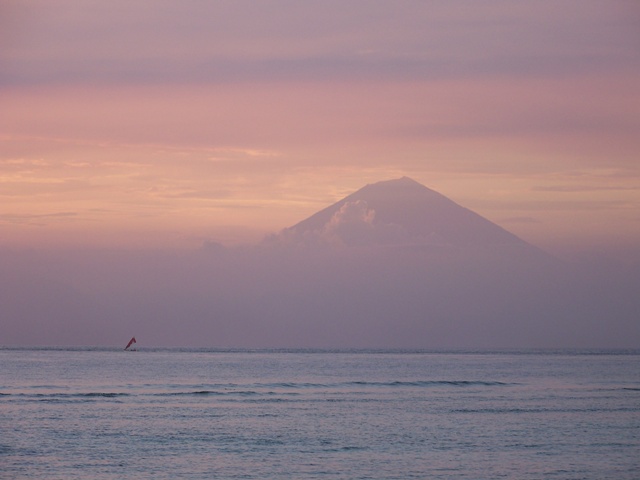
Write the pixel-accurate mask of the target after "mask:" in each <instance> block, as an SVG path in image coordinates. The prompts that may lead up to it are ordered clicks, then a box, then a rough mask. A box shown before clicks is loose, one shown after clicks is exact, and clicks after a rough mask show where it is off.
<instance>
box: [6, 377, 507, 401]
mask: <svg viewBox="0 0 640 480" xmlns="http://www.w3.org/2000/svg"><path fill="white" fill-rule="evenodd" d="M508 385H514V384H512V383H505V382H499V381H486V380H393V381H387V382H380V381H366V380H354V381H348V382H336V383H308V382H275V383H251V384H235V383H228V384H210V385H207V384H201V385H175V384H174V385H166V384H156V385H152V384H145V385H131V386H128V387H127V388H128V390H129V391H125V392H122V391H118V392H113V391H90V392H60V391H52V392H48V393H45V392H42V391H38V390H40V388H39V387H38V386H34V387H30V388H32V389H33V390H35V391H34V392H24V391H23V392H16V393H13V392H0V398H2V399H3V401H4V400H7V399H11V398H16V399H17V398H21V399H24V400H34V401H52V402H53V401H83V400H84V401H91V400H97V399H118V398H121V397H145V396H151V397H170V396H172V397H175V396H220V397H277V396H281V397H283V396H296V395H301V394H303V392H304V391H312V392H313V393H318V391H320V393H321V392H322V391H323V390H324V391H327V392H332V391H341V390H342V391H344V390H350V391H353V390H354V389H356V390H362V389H365V390H375V389H396V388H398V389H400V388H412V389H413V388H418V389H419V388H430V387H455V388H465V387H504V386H508ZM154 390H155V391H154Z"/></svg>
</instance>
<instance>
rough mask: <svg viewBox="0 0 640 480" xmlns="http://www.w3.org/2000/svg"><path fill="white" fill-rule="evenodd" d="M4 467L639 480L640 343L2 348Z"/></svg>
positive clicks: (32, 474) (8, 470)
mask: <svg viewBox="0 0 640 480" xmlns="http://www.w3.org/2000/svg"><path fill="white" fill-rule="evenodd" d="M0 478H6V479H22V478H38V479H73V478H82V479H127V478H154V479H177V478H181V479H205V478H207V479H208V478H217V479H266V478H269V479H272V478H282V479H284V478H286V479H411V478H420V479H496V478H508V479H542V478H545V479H546V478H550V479H638V478H640V352H638V351H632V352H619V351H618V352H616V351H614V352H612V351H581V352H576V351H555V352H531V351H515V352H398V351H206V350H170V349H165V350H161V349H157V350H153V349H147V350H145V349H142V350H140V351H137V352H124V351H117V350H107V349H31V350H29V349H9V348H5V349H0Z"/></svg>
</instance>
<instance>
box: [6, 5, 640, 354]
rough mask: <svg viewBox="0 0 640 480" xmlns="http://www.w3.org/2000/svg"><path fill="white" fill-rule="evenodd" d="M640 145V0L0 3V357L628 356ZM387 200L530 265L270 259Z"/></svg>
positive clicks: (398, 250) (350, 254)
mask: <svg viewBox="0 0 640 480" xmlns="http://www.w3.org/2000/svg"><path fill="white" fill-rule="evenodd" d="M639 132H640V3H639V2H637V1H636V0H606V1H605V0H560V1H558V0H538V1H531V2H514V1H512V0H486V1H482V2H479V1H476V0H446V1H444V0H442V1H440V0H420V1H405V0H397V1H386V0H385V1H382V0H366V1H365V0H340V1H334V0H322V1H289V0H265V1H260V2H256V1H245V0H233V1H225V0H221V1H215V2H206V1H200V0H181V1H170V0H148V1H147V0H127V1H123V0H111V1H109V2H105V1H92V0H59V1H56V2H50V1H46V0H0V305H2V312H1V315H2V316H0V345H119V344H120V343H122V342H124V343H126V341H127V340H128V339H129V338H130V337H131V336H133V335H135V336H136V338H137V339H138V341H139V342H140V343H141V345H142V346H143V347H144V346H145V345H147V346H154V345H155V346H158V345H168V346H172V345H173V346H177V345H179V346H221V347H353V346H356V347H363V348H369V347H376V348H377V347H394V348H396V347H398V348H520V347H528V348H530V347H536V348H537V347H547V348H561V347H567V346H569V347H576V348H591V347H616V348H637V347H638V346H639V345H640V323H639V322H638V318H637V312H638V311H640V299H639V298H638V295H637V292H638V290H639V289H640V156H639V153H640V134H639ZM403 177H409V178H410V179H413V180H414V181H415V182H418V184H420V185H424V186H426V187H428V188H429V189H431V190H433V191H435V192H439V193H440V194H442V195H444V196H445V197H447V198H449V199H451V200H452V201H454V202H456V204H458V205H460V206H462V207H466V208H467V209H470V210H471V211H473V212H476V213H477V214H479V215H481V216H482V217H484V218H486V219H488V220H489V221H491V222H493V223H495V224H497V225H499V226H500V227H502V228H504V229H506V230H507V231H509V232H512V233H513V234H515V235H517V236H518V237H520V238H521V239H522V240H524V241H525V242H528V243H529V244H531V245H533V246H535V247H538V248H539V249H541V250H542V251H537V252H538V253H536V254H533V253H531V252H532V251H533V250H527V251H529V252H530V253H529V254H525V253H524V250H526V249H528V248H529V247H526V249H524V250H523V251H522V252H521V254H518V253H516V251H519V250H518V249H523V248H524V247H522V246H519V247H518V246H516V247H514V251H509V252H507V251H506V249H504V248H499V249H498V251H494V250H490V249H489V250H485V249H484V248H485V246H482V247H478V248H475V247H472V248H469V249H466V250H465V248H466V247H465V248H463V247H459V246H456V247H455V248H452V247H451V245H446V244H442V242H441V240H442V238H441V237H438V235H427V236H423V237H420V238H418V239H417V240H418V244H415V242H416V238H413V237H411V238H410V236H408V235H407V231H408V230H407V231H404V230H402V228H400V227H399V225H401V223H402V222H399V223H398V222H395V220H394V219H405V220H406V219H407V218H411V219H419V218H422V211H418V210H419V209H420V208H422V207H420V205H418V204H417V203H415V204H412V203H411V202H409V204H405V203H402V202H398V205H396V204H395V203H393V202H388V203H385V202H387V200H383V201H379V202H378V201H377V202H378V203H377V205H379V208H378V212H376V211H375V209H373V208H371V205H372V204H368V203H367V201H366V199H365V200H362V199H361V197H362V195H360V196H359V197H358V199H359V200H358V201H353V202H347V203H346V204H344V205H342V207H340V208H339V209H338V210H336V211H335V212H334V213H333V216H331V218H330V219H329V221H328V222H327V223H326V225H324V226H322V227H321V228H320V230H318V232H319V233H320V235H317V234H318V232H315V234H314V232H311V233H312V234H314V235H315V236H314V235H311V236H310V235H308V233H309V232H301V233H300V232H297V233H296V232H294V233H296V235H287V232H288V233H289V234H291V233H292V230H286V229H287V228H288V227H291V226H293V225H296V224H298V223H299V222H301V221H303V220H304V219H306V218H308V217H310V216H312V215H313V214H315V213H316V212H318V211H321V210H322V209H324V208H325V207H328V206H329V205H332V204H334V203H335V202H338V201H339V200H341V199H343V198H344V197H346V196H347V195H350V194H352V193H353V192H356V191H358V190H359V189H360V188H362V187H363V186H365V185H367V184H375V183H377V182H381V181H388V180H392V179H400V178H403ZM400 183H402V184H407V183H411V182H410V181H409V180H406V179H404V180H402V181H401V182H400ZM416 188H418V187H416ZM385 195H387V194H383V197H384V196H385ZM430 195H431V194H430ZM433 195H436V194H433ZM433 195H431V196H433ZM387 196H388V195H387ZM362 198H364V197H362ZM381 198H382V197H381ZM385 198H386V197H385ZM392 207H393V208H392ZM396 207H397V210H394V209H395V208H396ZM451 208H453V207H451ZM455 208H457V207H455ZM390 209H391V210H393V211H392V212H391V213H389V212H388V211H387V212H386V213H385V212H384V211H383V210H390ZM403 209H404V210H403ZM447 211H450V210H447ZM411 212H413V213H411ZM443 212H444V211H442V212H435V213H434V214H435V215H441V216H443V218H444V217H446V216H447V215H446V214H445V213H443ZM383 214H384V215H387V214H388V215H387V217H385V218H389V219H391V220H389V221H390V222H391V223H389V224H384V225H383V224H380V223H376V222H379V219H382V218H383V217H384V215H383ZM456 215H458V214H456ZM460 215H462V217H459V218H463V217H465V216H466V217H468V216H469V215H470V214H469V213H468V212H467V213H461V214H460ZM317 218H318V217H316V219H317ZM323 218H324V217H323ZM327 218H328V217H327ZM425 218H426V217H425ZM456 218H458V217H456ZM443 221H444V223H446V219H445V220H443ZM394 222H395V223H394ZM408 228H409V230H410V229H411V225H409V227H408ZM421 228H422V227H421ZM421 231H422V232H423V233H424V232H428V231H429V227H428V226H426V227H424V228H422V230H421ZM345 232H348V233H349V235H350V236H349V237H348V238H347V237H344V235H343V234H346V233H345ZM372 232H373V233H376V232H377V233H376V235H377V234H380V235H378V236H379V237H380V239H383V240H384V241H382V243H380V242H379V243H375V242H373V241H372V239H373V238H374V237H375V235H374V236H373V237H372V235H373V233H372ZM298 233H300V235H299V236H297V234H298ZM432 233H433V232H432ZM340 235H343V237H341V236H340ZM354 235H355V237H354ZM360 235H363V236H362V237H361V236H360ZM265 238H266V239H267V241H265ZM310 238H311V239H314V242H311V243H313V244H314V245H313V248H310V247H309V245H308V243H309V242H308V241H309V239H310ZM376 238H377V237H376ZM292 239H293V243H292ZM327 239H330V242H329V244H330V248H327V244H326V243H327ZM345 239H346V240H348V241H345ZM391 240H393V241H391ZM408 241H411V242H414V244H411V245H409V244H406V242H408ZM287 242H288V243H287ZM393 242H396V243H393ZM403 242H404V243H403ZM420 242H422V243H420ZM354 245H357V248H356V247H353V246H354ZM352 247H353V248H352ZM494 247H495V246H494ZM494 247H491V248H494ZM487 248H488V247H487ZM531 248H533V247H531ZM452 252H455V254H453V253H452ZM544 252H547V253H548V254H550V255H551V257H547V256H546V255H547V253H544ZM527 255H528V256H527ZM549 259H553V260H549Z"/></svg>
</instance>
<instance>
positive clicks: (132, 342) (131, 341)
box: [124, 337, 136, 352]
mask: <svg viewBox="0 0 640 480" xmlns="http://www.w3.org/2000/svg"><path fill="white" fill-rule="evenodd" d="M134 343H136V337H131V340H129V343H127V346H126V347H124V349H125V350H129V347H131V345H133V344H134ZM131 351H132V352H135V351H136V349H135V348H132V349H131Z"/></svg>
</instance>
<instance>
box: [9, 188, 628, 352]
mask: <svg viewBox="0 0 640 480" xmlns="http://www.w3.org/2000/svg"><path fill="white" fill-rule="evenodd" d="M0 262H2V263H1V264H0V265H1V266H2V273H3V275H2V277H0V301H1V302H2V305H3V317H2V332H1V334H2V337H1V338H0V344H5V345H6V344H23V345H31V344H41V345H47V344H67V345H68V344H79V345H82V344H92V345H95V344H98V345H114V344H116V345H117V344H118V343H119V342H122V341H124V340H128V338H130V337H131V336H132V335H135V336H136V338H137V339H138V341H139V342H140V343H141V346H142V347H143V346H144V345H149V346H152V345H177V346H219V347H328V348H338V347H344V348H348V347H360V348H371V347H376V348H377V347H380V348H385V347H390V348H519V347H541V348H544V347H616V346H618V347H632V346H638V345H640V327H639V326H638V322H637V318H636V316H637V312H638V311H640V308H639V307H640V301H639V300H638V298H637V295H636V287H637V286H638V285H640V274H639V271H638V269H637V268H627V269H626V270H622V269H619V268H613V267H612V266H603V265H598V266H597V268H591V267H589V266H586V265H569V264H567V263H564V262H560V261H559V260H557V259H555V258H553V257H552V256H550V255H548V254H546V253H545V252H543V251H541V250H539V249H538V248H536V247H534V246H532V245H530V244H528V243H527V242H525V241H523V240H521V239H520V238H518V237H517V236H515V235H513V234H511V233H510V232H508V231H506V230H504V229H503V228H501V227H499V226H498V225H495V224H494V223H492V222H490V221H488V220H486V219H484V218H483V217H481V216H479V215H477V214H476V213H474V212H472V211H470V210H468V209H466V208H464V207H462V206H460V205H457V204H456V203H454V202H452V201H451V200H449V199H447V198H446V197H444V196H442V195H440V194H439V193H437V192H434V191H433V190H430V189H428V188H427V187H425V186H423V185H421V184H419V183H417V182H415V181H413V180H411V179H409V178H406V177H404V178H401V179H397V180H390V181H384V182H379V183H375V184H371V185H367V186H365V187H363V188H362V189H360V190H358V191H357V192H355V193H353V194H351V195H349V196H347V197H346V198H344V199H342V200H340V201H339V202H337V203H335V204H334V205H331V206H329V207H327V208H325V209H323V210H321V211H319V212H318V213H316V214H314V215H312V216H311V217H309V218H307V219H305V220H303V221H301V222H299V223H297V224H295V225H293V226H291V227H289V228H286V229H284V230H283V231H281V232H279V233H277V234H274V235H270V236H269V237H268V238H267V239H265V241H264V242H262V243H261V244H259V245H256V246H253V247H238V248H224V247H222V246H221V245H219V244H215V243H208V244H207V245H206V246H205V248H203V249H202V250H200V251H192V252H171V251H149V252H135V251H128V252H127V251H95V250H86V251H68V252H57V253H52V252H0Z"/></svg>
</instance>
